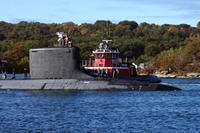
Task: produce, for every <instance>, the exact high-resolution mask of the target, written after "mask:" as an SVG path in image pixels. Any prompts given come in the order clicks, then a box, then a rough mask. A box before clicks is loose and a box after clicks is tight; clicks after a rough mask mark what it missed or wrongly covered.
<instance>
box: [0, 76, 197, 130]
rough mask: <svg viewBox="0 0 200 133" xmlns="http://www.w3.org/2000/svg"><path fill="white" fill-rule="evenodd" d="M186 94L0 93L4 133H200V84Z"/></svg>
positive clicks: (191, 83)
mask: <svg viewBox="0 0 200 133" xmlns="http://www.w3.org/2000/svg"><path fill="white" fill-rule="evenodd" d="M163 83H164V84H171V85H174V86H177V87H179V88H181V89H183V91H172V92H170V91H166V92H163V91H162V92H159V91H78V92H67V91H9V90H1V91H0V133H6V132H9V133H10V132H11V133H24V132H25V133H26V132H30V133H31V132H49V133H54V132H61V133H62V132H72V133H74V132H78V133H79V132H83V133H84V132H100V133H102V132H109V133H111V132H117V133H119V132H166V133H170V132H171V133H174V132H186V133H188V132H192V133H194V132H197V133H198V132H200V79H163Z"/></svg>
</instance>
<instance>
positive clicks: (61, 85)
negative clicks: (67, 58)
mask: <svg viewBox="0 0 200 133" xmlns="http://www.w3.org/2000/svg"><path fill="white" fill-rule="evenodd" d="M0 89H6V90H134V91H179V90H181V89H179V88H176V87H173V86H169V85H164V84H158V83H145V82H138V81H126V80H96V79H87V80H86V79H29V80H0Z"/></svg>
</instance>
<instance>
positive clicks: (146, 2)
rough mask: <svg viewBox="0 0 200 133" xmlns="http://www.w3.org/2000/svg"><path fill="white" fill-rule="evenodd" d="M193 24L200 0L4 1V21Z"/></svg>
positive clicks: (0, 1) (0, 9) (0, 11)
mask: <svg viewBox="0 0 200 133" xmlns="http://www.w3.org/2000/svg"><path fill="white" fill-rule="evenodd" d="M96 20H110V21H112V22H113V23H118V22H120V21H123V20H130V21H132V20H134V21H136V22H137V23H141V22H147V23H154V24H159V25H162V24H183V23H184V24H189V25H191V26H196V25H197V23H198V21H200V0H0V21H6V22H11V23H18V22H20V21H28V22H42V23H65V22H74V23H76V24H81V23H94V22H95V21H96Z"/></svg>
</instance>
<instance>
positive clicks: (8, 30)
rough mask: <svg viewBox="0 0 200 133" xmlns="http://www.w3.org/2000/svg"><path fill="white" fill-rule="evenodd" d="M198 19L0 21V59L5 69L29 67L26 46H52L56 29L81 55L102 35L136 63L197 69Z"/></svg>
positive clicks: (199, 48) (173, 69) (158, 67)
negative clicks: (178, 21) (169, 21)
mask: <svg viewBox="0 0 200 133" xmlns="http://www.w3.org/2000/svg"><path fill="white" fill-rule="evenodd" d="M199 25H200V22H198V23H197V27H191V26H190V25H187V24H180V25H169V24H164V25H161V26H160V25H155V24H148V23H141V24H138V23H137V22H135V21H121V22H119V23H118V24H114V23H112V22H111V21H104V20H98V21H96V22H95V23H94V24H88V23H83V24H81V25H77V24H74V23H73V22H67V23H62V24H56V23H52V24H44V23H39V22H25V21H22V22H20V23H17V24H12V23H7V22H3V21H1V22H0V60H7V61H8V64H7V67H6V68H7V69H8V71H9V70H12V69H13V68H15V69H16V71H19V72H20V71H21V70H23V68H24V67H26V68H28V58H29V57H28V56H29V55H28V50H29V49H31V48H41V47H53V46H56V44H57V36H56V35H55V33H56V32H58V31H64V32H66V33H67V34H69V35H70V36H72V39H73V43H74V45H76V46H78V47H80V49H81V57H82V59H88V58H89V57H90V53H91V51H92V50H94V49H95V48H96V47H97V45H98V43H99V42H100V41H101V40H102V39H105V38H109V39H112V40H113V41H114V42H113V43H112V44H111V46H110V47H112V48H118V49H119V50H120V52H121V57H122V58H123V59H128V61H129V62H132V61H134V62H136V63H137V64H139V63H142V62H145V63H147V64H150V65H149V66H150V67H151V69H153V70H154V71H163V70H167V71H170V72H179V73H182V72H188V71H189V72H191V71H192V72H200V69H199V68H200V66H199V64H200V28H199Z"/></svg>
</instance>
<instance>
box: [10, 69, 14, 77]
mask: <svg viewBox="0 0 200 133" xmlns="http://www.w3.org/2000/svg"><path fill="white" fill-rule="evenodd" d="M11 79H15V69H13V70H12V75H11Z"/></svg>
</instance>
